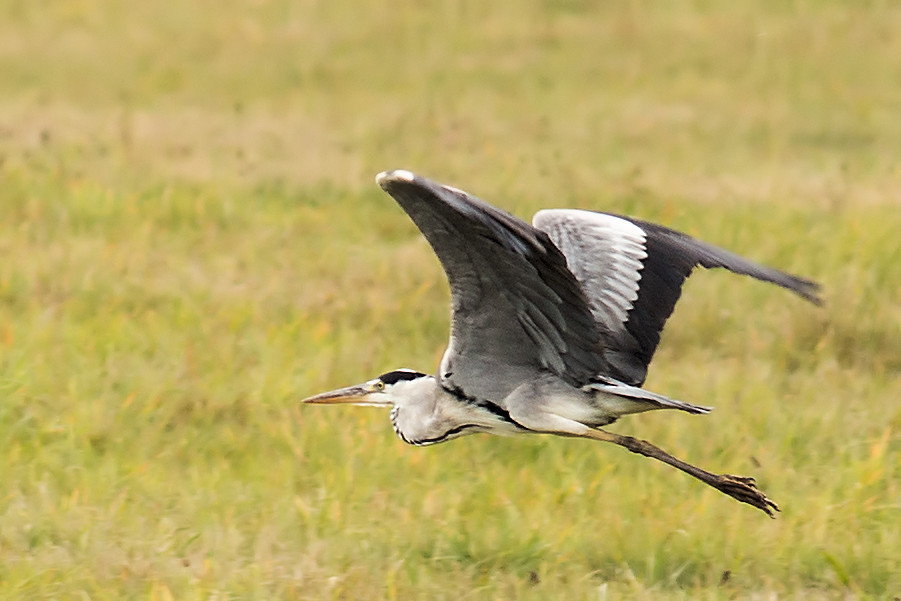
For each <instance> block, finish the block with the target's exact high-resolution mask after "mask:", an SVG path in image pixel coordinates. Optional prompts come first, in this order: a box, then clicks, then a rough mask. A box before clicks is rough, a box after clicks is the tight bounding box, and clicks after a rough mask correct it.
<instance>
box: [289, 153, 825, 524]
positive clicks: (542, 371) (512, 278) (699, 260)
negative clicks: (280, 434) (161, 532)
mask: <svg viewBox="0 0 901 601" xmlns="http://www.w3.org/2000/svg"><path fill="white" fill-rule="evenodd" d="M376 182H377V183H378V184H379V185H380V186H381V187H382V189H384V190H385V191H386V192H387V193H388V194H390V195H391V196H392V197H393V198H394V199H395V200H396V201H397V202H398V203H399V204H400V206H401V207H402V208H403V209H404V211H406V212H407V214H408V215H409V216H410V218H411V219H412V220H413V222H414V223H415V224H416V225H417V226H418V227H419V229H420V230H421V232H422V234H423V235H424V236H425V238H426V240H427V241H428V242H429V244H430V245H431V247H432V249H433V250H434V251H435V253H436V254H437V256H438V259H439V261H440V262H441V265H442V266H443V268H444V271H445V274H446V275H447V278H448V281H449V283H450V292H451V304H452V307H451V331H450V342H449V344H448V347H447V350H446V351H445V353H444V356H443V358H442V359H441V362H440V365H439V368H438V371H437V373H436V374H435V375H427V374H424V373H421V372H419V371H414V370H410V369H398V370H394V371H389V372H387V373H385V374H382V375H381V376H379V377H377V378H375V379H372V380H369V381H367V382H364V383H363V384H358V385H354V386H349V387H346V388H341V389H338V390H332V391H329V392H324V393H322V394H317V395H315V396H312V397H309V398H306V399H304V400H303V402H305V403H324V404H325V403H327V404H333V403H350V404H356V405H374V406H385V407H391V422H392V424H393V426H394V431H395V432H396V433H397V435H398V436H399V437H400V438H401V439H402V440H403V441H404V442H406V443H409V444H413V445H430V444H437V443H440V442H445V441H448V440H451V439H453V438H457V437H460V436H464V435H467V434H476V433H479V432H487V433H493V434H526V433H546V434H556V435H560V436H574V437H582V438H590V439H593V440H600V441H604V442H612V443H614V444H616V445H619V446H622V447H625V448H626V449H628V450H629V451H632V452H633V453H638V454H641V455H645V456H647V457H652V458H654V459H658V460H660V461H663V462H664V463H667V464H669V465H671V466H673V467H675V468H677V469H679V470H682V471H683V472H686V473H688V474H690V475H691V476H694V477H695V478H697V479H698V480H701V481H702V482H704V483H706V484H708V485H710V486H712V487H714V488H716V489H717V490H719V491H721V492H723V493H725V494H727V495H729V496H731V497H733V498H735V499H737V500H739V501H742V502H744V503H748V504H750V505H752V506H754V507H757V508H758V509H760V510H762V511H764V512H766V513H767V514H768V515H769V516H770V517H774V511H778V510H779V508H778V507H777V505H776V504H775V503H774V502H773V501H771V500H770V499H768V498H767V496H766V495H765V494H764V493H763V492H761V491H760V490H759V489H758V488H757V486H756V484H755V481H754V479H753V478H745V477H740V476H733V475H728V474H722V475H720V474H714V473H711V472H708V471H705V470H703V469H700V468H698V467H696V466H694V465H691V464H689V463H686V462H684V461H681V460H679V459H677V458H675V457H673V456H672V455H670V454H668V453H666V452H665V451H663V450H662V449H660V448H659V447H656V446H654V445H652V444H651V443H649V442H647V441H644V440H640V439H637V438H634V437H631V436H624V435H620V434H616V433H614V432H610V431H607V430H604V429H602V427H603V426H607V425H609V424H612V423H613V422H615V421H616V420H617V419H618V418H620V417H622V416H624V415H628V414H632V413H640V412H644V411H650V410H655V409H678V410H680V411H685V412H687V413H693V414H703V413H707V412H709V411H710V408H708V407H702V406H699V405H693V404H690V403H685V402H682V401H677V400H674V399H670V398H667V397H665V396H662V395H659V394H655V393H653V392H650V391H647V390H645V389H643V388H641V386H642V385H643V384H644V381H645V375H646V373H647V368H648V364H649V363H650V361H651V358H652V357H653V355H654V351H655V350H656V348H657V345H658V343H659V342H660V333H661V331H662V330H663V326H664V324H665V323H666V320H667V319H668V318H669V316H670V315H671V314H672V312H673V308H674V306H675V304H676V301H677V300H678V299H679V296H680V294H681V289H682V284H683V282H684V281H685V279H686V278H687V277H688V276H689V274H690V273H691V272H692V270H693V269H694V268H695V267H697V266H701V267H705V268H714V267H722V268H725V269H727V270H729V271H732V272H735V273H738V274H742V275H747V276H750V277H753V278H756V279H758V280H762V281H765V282H770V283H773V284H776V285H778V286H781V287H783V288H786V289H788V290H791V291H792V292H795V293H796V294H798V295H800V296H801V297H803V298H805V299H807V300H808V301H811V302H813V303H816V304H819V303H820V299H819V297H818V296H817V291H818V289H819V286H818V285H817V284H816V283H814V282H812V281H810V280H807V279H803V278H800V277H797V276H794V275H790V274H788V273H785V272H782V271H779V270H777V269H772V268H769V267H764V266H761V265H758V264H756V263H753V262H751V261H748V260H746V259H744V258H742V257H739V256H738V255H735V254H733V253H731V252H728V251H725V250H723V249H720V248H717V247H715V246H712V245H709V244H706V243H704V242H700V241H698V240H695V239H694V238H691V237H689V236H687V235H685V234H682V233H680V232H677V231H674V230H672V229H669V228H666V227H663V226H660V225H656V224H653V223H648V222H645V221H641V220H638V219H633V218H630V217H623V216H618V215H613V214H608V213H598V212H592V211H584V210H574V209H552V210H542V211H539V212H538V213H537V214H536V215H535V217H534V218H533V221H532V225H529V224H528V223H526V222H524V221H522V220H520V219H518V218H517V217H514V216H513V215H511V214H509V213H507V212H505V211H502V210H500V209H498V208H495V207H493V206H491V205H489V204H488V203H486V202H484V201H482V200H480V199H478V198H476V197H474V196H472V195H470V194H467V193H466V192H463V191H462V190H459V189H457V188H453V187H451V186H446V185H442V184H439V183H436V182H433V181H430V180H428V179H426V178H424V177H420V176H417V175H414V174H413V173H411V172H409V171H405V170H396V171H389V172H383V173H380V174H379V175H378V176H377V177H376Z"/></svg>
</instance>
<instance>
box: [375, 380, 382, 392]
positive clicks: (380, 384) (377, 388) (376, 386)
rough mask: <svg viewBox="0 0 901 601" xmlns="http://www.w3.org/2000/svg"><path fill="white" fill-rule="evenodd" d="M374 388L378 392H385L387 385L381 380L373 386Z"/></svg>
mask: <svg viewBox="0 0 901 601" xmlns="http://www.w3.org/2000/svg"><path fill="white" fill-rule="evenodd" d="M373 388H374V389H375V390H376V391H380V390H385V383H384V382H382V381H381V380H376V381H375V384H374V385H373Z"/></svg>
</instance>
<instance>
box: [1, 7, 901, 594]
mask: <svg viewBox="0 0 901 601" xmlns="http://www.w3.org/2000/svg"><path fill="white" fill-rule="evenodd" d="M899 34H901V9H899V7H898V6H897V5H896V4H895V3H891V2H877V1H874V2H840V1H834V2H816V1H813V0H809V1H804V0H800V1H797V2H744V1H741V2H730V3H724V4H720V3H709V2H687V1H686V2H683V1H677V2H668V3H652V2H636V1H622V2H606V3H590V2H580V1H577V0H562V1H552V0H545V1H526V2H510V1H508V0H502V1H500V2H493V3H481V2H465V1H456V2H406V1H400V2H395V3H391V4H386V5H384V6H375V5H367V4H365V3H364V4H360V3H353V2H346V1H343V0H336V1H332V2H318V1H300V2H288V1H286V0H248V1H246V2H237V1H225V2H207V1H203V0H200V1H197V2H190V3H187V2H160V3H126V2H121V1H114V0H102V1H93V2H89V1H79V0H39V1H32V2H21V1H13V0H0V73H2V76H0V500H2V502H0V596H2V597H3V598H10V599H34V598H84V599H88V598H90V599H131V598H133V599H147V598H149V599H159V600H163V599H238V598H240V599H272V598H285V599H324V598H332V599H361V598H366V599H398V598H402V599H411V598H428V599H440V598H447V599H459V598H478V599H481V598H492V599H496V598H524V599H525V598H534V599H547V598H555V597H556V598H565V599H598V598H601V599H604V598H654V599H670V598H671V599H677V598H678V599H684V598H705V599H706V598H709V599H718V598H767V599H770V598H781V597H786V598H805V599H806V598H813V599H817V598H823V599H827V598H841V599H849V598H892V596H893V595H898V594H899V590H901V560H899V559H898V558H899V557H901V528H899V527H898V525H899V524H901V484H899V482H901V458H899V457H901V455H899V450H901V438H899V430H901V404H899V403H898V399H899V396H901V380H899V373H901V266H899V265H901V243H899V241H898V231H899V230H901V210H899V209H901V192H899V191H901V170H899V165H898V158H899V154H901V120H899V119H898V108H899V106H901V59H899V57H901V35H899ZM393 168H406V169H410V170H412V171H414V172H416V173H419V174H422V175H425V176H428V177H431V178H434V179H437V180H439V181H442V182H446V183H450V184H452V185H455V186H457V187H460V188H463V189H465V190H467V191H470V192H472V193H474V194H476V195H478V196H480V197H482V198H484V199H486V200H488V201H489V202H491V203H493V204H495V205H498V206H500V207H502V208H504V209H506V210H508V211H511V212H513V213H514V214H517V215H519V216H520V217H523V218H526V219H528V218H529V217H530V216H531V214H532V213H533V212H534V211H535V210H537V209H539V208H543V207H564V206H568V207H581V208H588V209H595V210H603V211H609V212H615V213H627V214H630V215H632V216H635V217H638V218H641V219H646V220H650V221H657V222H660V223H663V224H665V225H668V226H670V227H674V228H677V229H680V230H682V231H685V232H687V233H690V234H692V235H694V236H697V237H699V238H702V239H704V240H707V241H709V242H711V243H714V244H717V245H720V246H723V247H726V248H729V249H730V250H733V251H735V252H738V253H740V254H743V255H745V256H748V257H750V258H752V259H754V260H757V261H760V262H762V263H766V264H770V265H773V266H777V267H780V268H783V269H786V270H788V271H792V272H794V273H799V274H802V275H805V276H809V277H811V278H813V279H816V280H818V281H820V282H822V283H823V285H824V297H825V299H826V306H825V307H824V308H820V309H817V308H815V307H812V306H807V305H806V304H804V303H802V302H800V301H798V300H797V299H795V298H793V297H790V296H789V295H787V294H785V293H784V292H783V291H781V290H778V289H775V288H772V287H768V286H764V285H762V284H756V283H753V282H750V281H747V280H745V279H742V278H738V277H736V276H730V275H727V274H721V273H699V274H696V275H695V276H694V277H693V278H692V279H691V280H690V281H689V283H688V284H687V286H686V289H685V293H684V295H683V301H682V303H681V304H680V305H679V307H678V308H677V310H676V313H675V315H674V316H673V319H672V320H671V321H670V324H669V327H668V329H667V331H666V333H665V336H664V338H663V343H662V345H661V348H660V351H659V352H658V354H657V358H656V361H655V363H654V364H653V365H652V367H651V371H650V376H649V380H648V386H649V387H650V388H651V389H653V390H655V391H658V392H661V393H663V394H667V395H669V396H672V397H675V398H680V399H684V400H686V401H690V402H695V403H700V404H707V405H715V406H716V407H717V411H715V412H714V413H713V414H711V415H710V416H706V417H703V418H696V417H691V416H673V415H644V416H636V417H634V418H630V419H629V420H627V421H625V422H623V423H621V424H617V426H616V429H617V431H620V432H623V433H628V434H634V435H638V436H641V437H644V438H647V439H649V440H651V441H653V442H655V443H657V444H660V445H661V446H662V447H664V448H666V449H667V450H669V451H671V452H673V453H674V454H676V455H678V456H680V457H683V458H685V459H687V460H689V461H691V462H693V463H696V464H699V465H701V466H704V467H706V468H708V469H711V470H713V471H725V472H732V473H738V474H749V475H751V474H753V475H754V476H756V477H757V478H758V481H759V483H760V485H761V488H763V489H764V490H765V491H767V493H768V494H769V495H770V496H771V497H772V498H774V499H775V500H776V501H777V502H778V503H779V504H780V505H781V506H782V508H783V513H782V514H781V515H780V517H779V519H777V520H775V521H770V520H767V519H766V518H765V517H764V516H762V514H760V515H758V513H759V512H756V511H754V510H752V509H750V508H748V507H745V506H741V505H738V504H736V503H735V502H733V501H732V500H730V499H727V498H725V497H723V496H722V495H720V494H719V493H717V492H715V491H712V490H705V489H704V487H703V486H702V485H700V484H697V483H695V482H693V481H691V479H690V478H688V477H686V476H684V475H682V474H679V473H678V472H675V471H672V470H670V469H668V468H666V467H665V466H658V465H653V464H652V462H650V461H648V460H645V459H642V458H640V457H636V456H631V455H630V454H628V453H625V452H623V451H622V450H621V449H616V448H606V447H604V446H602V445H592V444H591V443H590V442H587V441H570V440H562V439H549V438H544V437H533V438H523V439H515V440H507V439H495V438H488V437H470V438H467V439H465V440H460V441H456V442H453V443H450V444H447V445H442V446H439V447H434V448H430V449H416V448H411V447H407V446H405V445H403V444H402V443H400V442H399V441H398V440H397V439H396V438H395V436H394V434H393V433H392V431H391V428H390V424H389V422H388V416H387V414H386V413H384V412H379V411H372V410H365V409H354V408H347V409H337V408H333V409H325V408H317V407H303V408H300V407H298V406H297V401H298V400H299V399H300V398H302V397H304V396H307V395H309V394H312V393H315V392H318V391H320V390H324V389H326V388H332V387H336V386H339V385H345V384H350V383H353V382H357V381H363V380H365V379H368V378H370V377H373V376H375V375H376V374H378V373H382V372H384V371H388V370H390V369H393V368H396V367H401V366H406V367H412V368H416V369H419V370H421V371H431V370H432V369H434V366H436V365H437V362H438V360H439V359H440V356H441V353H442V352H443V350H444V346H445V344H446V339H447V311H448V295H447V286H446V283H445V280H444V276H443V273H442V272H441V269H440V266H439V265H438V263H437V260H436V259H435V258H434V257H433V256H432V254H431V251H430V249H429V248H428V246H427V244H426V243H425V242H424V240H422V239H421V237H420V236H419V235H418V232H417V231H416V229H415V227H414V226H413V225H412V224H411V223H410V222H409V220H408V219H407V218H406V217H405V215H404V214H403V212H402V211H401V210H400V209H399V208H398V207H397V206H396V205H395V204H394V202H393V201H392V200H391V199H390V198H389V197H387V196H386V195H384V193H382V192H381V190H379V189H378V187H377V186H376V185H375V184H374V181H373V178H374V175H375V174H376V173H377V172H379V171H382V170H386V169H393Z"/></svg>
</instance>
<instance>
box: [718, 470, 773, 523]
mask: <svg viewBox="0 0 901 601" xmlns="http://www.w3.org/2000/svg"><path fill="white" fill-rule="evenodd" d="M714 487H715V488H716V489H717V490H719V491H720V492H723V493H726V494H727V495H729V496H730V497H732V498H733V499H736V500H738V501H741V502H742V503H747V504H748V505H752V506H753V507H756V508H757V509H759V510H761V511H762V512H764V513H765V514H767V515H768V516H770V517H771V518H773V519H775V518H776V514H775V513H774V512H776V511H780V509H779V506H778V505H776V503H774V502H773V501H771V500H770V499H769V498H767V496H766V495H765V494H764V493H763V492H762V491H761V490H760V489H759V488H757V482H756V480H754V478H746V477H744V476H733V475H731V474H723V475H721V476H719V478H718V481H717V483H716V484H714Z"/></svg>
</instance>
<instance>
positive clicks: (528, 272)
mask: <svg viewBox="0 0 901 601" xmlns="http://www.w3.org/2000/svg"><path fill="white" fill-rule="evenodd" d="M376 181H377V182H378V183H379V185H380V186H381V187H382V188H383V189H384V190H385V191H386V192H388V194H390V195H391V196H392V197H394V199H395V200H396V201H397V202H398V203H399V204H400V206H401V207H402V208H403V209H404V211H406V212H407V214H408V215H409V216H410V218H411V219H412V220H413V222H414V223H415V224H416V225H417V226H418V227H419V229H420V230H421V231H422V234H423V235H424V236H425V238H426V240H428V242H429V244H430V245H431V246H432V248H433V249H434V251H435V254H437V255H438V259H439V260H440V261H441V265H442V266H443V267H444V271H445V273H446V274H447V278H448V281H449V282H450V290H451V297H452V316H451V336H450V344H449V346H448V349H447V351H446V352H445V354H444V358H443V359H442V361H441V367H440V371H439V374H438V376H439V379H440V381H441V383H442V385H443V386H445V387H446V388H448V389H450V390H455V391H457V392H459V393H462V394H464V395H466V396H469V397H474V398H479V399H489V400H493V401H496V402H501V401H502V400H503V399H504V398H505V397H506V396H507V395H509V394H510V393H511V392H513V390H514V389H516V387H517V386H519V385H520V384H522V383H523V382H527V381H532V380H534V378H535V377H536V376H537V375H538V374H540V373H541V372H551V373H554V374H556V375H558V376H560V377H561V378H563V379H564V380H566V381H567V382H570V383H571V384H573V385H575V386H581V385H583V384H586V383H588V381H589V380H590V379H591V378H592V377H593V376H595V375H597V374H598V373H600V372H601V371H602V361H603V359H602V355H601V345H600V334H599V332H598V329H597V326H596V325H595V321H594V317H593V316H592V313H591V310H590V309H589V306H588V302H587V299H586V297H585V294H584V293H583V291H582V288H581V286H580V285H579V283H578V282H577V281H576V278H575V277H574V276H573V274H572V273H571V272H570V271H569V269H568V268H567V265H566V258H565V257H564V256H563V254H562V253H561V252H560V251H559V250H558V249H557V247H556V246H554V244H553V243H552V242H551V240H550V238H548V235H547V234H545V233H544V232H542V231H539V230H537V229H535V228H534V227H532V226H531V225H529V224H528V223H526V222H524V221H522V220H520V219H518V218H516V217H514V216H513V215H510V214H509V213H506V212H504V211H501V210H499V209H497V208H495V207H492V206H491V205H489V204H487V203H485V202H483V201H481V200H479V199H477V198H475V197H473V196H470V195H469V194H466V193H465V192H462V191H460V190H457V189H455V188H451V187H449V186H443V185H440V184H437V183H435V182H432V181H430V180H428V179H425V178H423V177H419V176H416V175H414V174H412V173H410V172H409V171H391V172H385V173H380V174H379V175H378V176H377V177H376Z"/></svg>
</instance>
